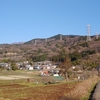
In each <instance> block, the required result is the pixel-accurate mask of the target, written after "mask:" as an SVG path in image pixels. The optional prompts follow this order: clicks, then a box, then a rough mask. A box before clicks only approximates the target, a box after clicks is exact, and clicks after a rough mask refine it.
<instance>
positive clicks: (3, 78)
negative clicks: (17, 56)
mask: <svg viewBox="0 0 100 100" xmlns="http://www.w3.org/2000/svg"><path fill="white" fill-rule="evenodd" d="M23 78H24V79H25V78H30V77H27V76H20V75H8V76H0V80H13V79H23Z"/></svg>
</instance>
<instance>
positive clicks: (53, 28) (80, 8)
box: [0, 0, 100, 44]
mask: <svg viewBox="0 0 100 100" xmlns="http://www.w3.org/2000/svg"><path fill="white" fill-rule="evenodd" d="M99 19H100V0H0V44H2V43H13V42H26V41H29V40H31V39H34V38H48V37H51V36H54V35H57V34H63V35H70V34H72V35H87V32H86V26H87V24H90V25H91V35H95V34H96V32H98V33H100V20H99Z"/></svg>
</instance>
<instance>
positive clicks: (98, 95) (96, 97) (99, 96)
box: [92, 82, 100, 100]
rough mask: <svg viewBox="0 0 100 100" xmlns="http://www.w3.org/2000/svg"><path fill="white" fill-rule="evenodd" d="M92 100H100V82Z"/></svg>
mask: <svg viewBox="0 0 100 100" xmlns="http://www.w3.org/2000/svg"><path fill="white" fill-rule="evenodd" d="M92 100H100V82H99V83H98V84H97V85H96V88H95V90H94V93H93V96H92Z"/></svg>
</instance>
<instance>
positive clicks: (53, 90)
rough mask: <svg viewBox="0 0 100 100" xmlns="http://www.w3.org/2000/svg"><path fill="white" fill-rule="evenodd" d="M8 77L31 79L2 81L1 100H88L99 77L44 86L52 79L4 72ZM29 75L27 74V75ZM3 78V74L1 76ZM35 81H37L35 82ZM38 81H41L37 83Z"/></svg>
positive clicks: (31, 73) (0, 84) (34, 74)
mask: <svg viewBox="0 0 100 100" xmlns="http://www.w3.org/2000/svg"><path fill="white" fill-rule="evenodd" d="M4 73H5V76H7V75H9V76H10V75H16V76H17V75H18V76H27V77H30V79H31V80H32V79H33V80H32V81H29V82H28V81H27V78H26V79H25V78H22V77H21V78H20V79H14V80H0V100H88V99H89V96H90V93H91V91H92V89H93V87H94V85H95V84H96V83H97V82H98V81H99V78H98V77H92V78H89V79H87V80H84V81H79V82H72V81H69V82H65V81H64V82H62V83H56V84H47V85H45V84H43V83H42V82H43V81H45V82H46V81H48V80H50V79H51V77H42V78H40V76H36V73H37V72H34V73H33V72H27V71H26V72H24V71H23V72H12V74H11V73H9V72H3V74H4ZM25 73H27V74H25ZM1 76H2V74H1ZM34 79H35V81H34ZM36 80H38V81H39V80H40V81H39V83H38V84H37V83H36Z"/></svg>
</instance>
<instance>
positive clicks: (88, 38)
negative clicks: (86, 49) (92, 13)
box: [87, 24, 91, 41]
mask: <svg viewBox="0 0 100 100" xmlns="http://www.w3.org/2000/svg"><path fill="white" fill-rule="evenodd" d="M87 41H91V36H90V25H89V24H88V25H87Z"/></svg>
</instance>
